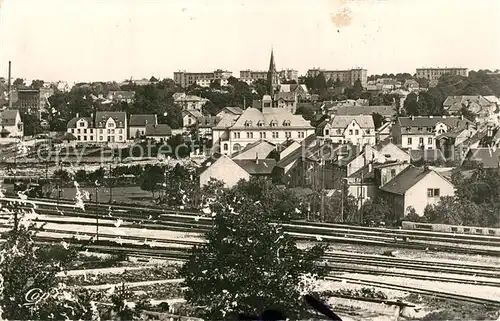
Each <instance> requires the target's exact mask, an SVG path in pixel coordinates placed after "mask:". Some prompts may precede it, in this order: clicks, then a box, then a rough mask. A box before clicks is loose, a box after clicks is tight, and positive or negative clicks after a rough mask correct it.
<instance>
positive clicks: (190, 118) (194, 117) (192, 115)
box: [182, 110, 203, 131]
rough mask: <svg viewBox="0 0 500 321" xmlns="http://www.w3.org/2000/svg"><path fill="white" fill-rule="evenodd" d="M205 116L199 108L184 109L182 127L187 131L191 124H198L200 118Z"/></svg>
mask: <svg viewBox="0 0 500 321" xmlns="http://www.w3.org/2000/svg"><path fill="white" fill-rule="evenodd" d="M200 118H203V114H202V113H201V112H199V111H198V110H183V111H182V127H183V129H184V130H185V131H186V130H188V129H189V128H190V127H191V126H193V125H194V124H196V122H197V121H198V119H200Z"/></svg>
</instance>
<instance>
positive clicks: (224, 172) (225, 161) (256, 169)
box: [199, 155, 276, 187]
mask: <svg viewBox="0 0 500 321" xmlns="http://www.w3.org/2000/svg"><path fill="white" fill-rule="evenodd" d="M274 165H276V160H274V159H258V158H256V159H231V158H230V157H229V156H227V155H221V156H220V157H219V158H217V159H213V158H210V159H209V160H207V161H205V162H204V163H203V164H202V165H201V169H200V172H199V179H200V186H204V185H206V184H207V183H208V182H209V181H210V179H212V178H213V179H217V180H220V181H223V182H224V186H225V187H233V186H234V185H236V184H237V183H238V182H239V181H240V180H249V179H250V177H251V176H267V177H270V176H271V173H272V170H273V168H274Z"/></svg>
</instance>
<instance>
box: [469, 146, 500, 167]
mask: <svg viewBox="0 0 500 321" xmlns="http://www.w3.org/2000/svg"><path fill="white" fill-rule="evenodd" d="M467 162H475V163H479V164H483V167H484V168H498V167H500V148H497V149H496V150H493V149H492V148H475V149H471V150H470V151H469V152H468V153H467V156H466V158H465V161H464V163H467Z"/></svg>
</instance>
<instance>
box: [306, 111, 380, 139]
mask: <svg viewBox="0 0 500 321" xmlns="http://www.w3.org/2000/svg"><path fill="white" fill-rule="evenodd" d="M316 134H317V135H318V136H320V137H322V138H323V139H329V140H331V141H332V142H335V143H342V144H346V143H351V144H354V145H365V144H368V145H375V141H376V139H375V134H376V133H375V124H374V122H373V117H372V116H371V115H357V116H354V115H352V116H351V115H335V116H333V117H332V118H330V119H326V120H324V121H323V122H322V123H321V124H320V125H318V127H317V132H316Z"/></svg>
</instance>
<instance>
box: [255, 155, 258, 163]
mask: <svg viewBox="0 0 500 321" xmlns="http://www.w3.org/2000/svg"><path fill="white" fill-rule="evenodd" d="M258 163H259V153H255V164H258Z"/></svg>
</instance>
